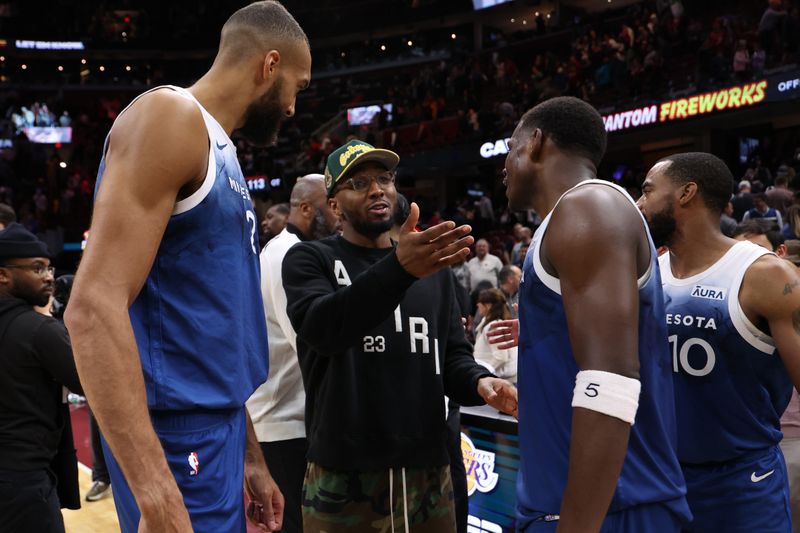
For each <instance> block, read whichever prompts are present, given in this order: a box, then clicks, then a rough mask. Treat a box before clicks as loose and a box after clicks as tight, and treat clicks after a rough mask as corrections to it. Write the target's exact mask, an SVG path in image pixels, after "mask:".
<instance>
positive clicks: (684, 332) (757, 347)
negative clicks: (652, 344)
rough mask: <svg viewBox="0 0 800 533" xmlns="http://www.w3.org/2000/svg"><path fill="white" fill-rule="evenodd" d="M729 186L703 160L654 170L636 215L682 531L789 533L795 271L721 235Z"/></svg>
mask: <svg viewBox="0 0 800 533" xmlns="http://www.w3.org/2000/svg"><path fill="white" fill-rule="evenodd" d="M732 190H733V176H732V175H731V173H730V171H729V170H728V168H727V167H726V166H725V163H723V162H722V161H720V160H719V159H718V158H717V157H715V156H713V155H711V154H706V153H686V154H676V155H673V156H670V157H667V158H665V159H662V160H661V161H659V162H658V163H657V164H656V165H655V166H654V167H653V168H652V170H650V172H649V173H648V175H647V178H646V179H645V182H644V185H643V186H642V197H641V198H640V200H639V206H640V207H641V209H642V211H643V212H644V214H645V216H646V217H647V220H648V222H649V223H650V228H651V230H652V234H653V239H654V240H655V241H656V243H657V244H665V245H667V246H669V253H667V254H664V255H662V256H661V258H660V259H661V275H662V278H663V283H664V299H665V303H666V310H667V328H668V330H669V342H670V347H671V351H672V362H671V367H672V371H673V373H674V374H673V376H674V386H675V406H676V414H677V419H678V458H679V459H680V462H681V466H682V467H683V472H684V475H685V477H686V487H687V489H688V493H687V498H688V500H689V507H690V508H691V510H692V514H694V522H693V523H692V524H691V527H690V528H688V529H687V531H692V532H698V533H699V532H707V531H724V532H725V533H736V532H742V533H744V532H753V531H758V532H759V533H771V532H786V533H788V532H790V531H791V519H790V511H789V487H788V484H787V477H786V465H785V463H784V460H783V455H782V453H781V450H780V448H779V447H778V443H779V442H780V440H781V438H782V434H781V432H780V422H779V420H780V417H781V414H783V412H784V410H785V409H786V405H787V403H788V402H789V398H790V396H791V392H792V384H793V383H794V384H795V386H797V385H800V277H798V274H797V269H796V268H795V267H794V266H793V265H792V264H790V263H789V262H788V261H785V260H783V259H780V258H778V257H777V256H776V255H774V254H772V253H771V252H769V251H768V250H766V249H764V248H762V247H760V246H758V245H756V244H753V243H751V242H747V241H744V242H738V241H736V240H734V239H731V238H728V237H726V236H725V235H723V234H722V232H721V231H720V227H719V217H720V213H721V212H722V210H723V209H724V208H725V205H726V204H727V203H728V200H729V199H730V195H731V191H732Z"/></svg>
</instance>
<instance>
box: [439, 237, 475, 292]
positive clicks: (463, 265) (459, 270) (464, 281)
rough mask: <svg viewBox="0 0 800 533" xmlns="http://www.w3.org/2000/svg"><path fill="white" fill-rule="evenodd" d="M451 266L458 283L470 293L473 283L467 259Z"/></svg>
mask: <svg viewBox="0 0 800 533" xmlns="http://www.w3.org/2000/svg"><path fill="white" fill-rule="evenodd" d="M431 225H434V224H431ZM450 268H451V269H452V270H453V274H454V275H455V277H456V280H457V281H458V284H459V285H461V286H462V287H463V288H464V290H465V291H467V293H469V291H470V289H471V288H472V284H471V283H470V277H469V266H468V265H467V261H466V260H464V261H461V262H460V263H456V264H454V265H453V266H452V267H450Z"/></svg>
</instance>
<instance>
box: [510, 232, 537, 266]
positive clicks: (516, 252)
mask: <svg viewBox="0 0 800 533" xmlns="http://www.w3.org/2000/svg"><path fill="white" fill-rule="evenodd" d="M532 238H533V230H532V229H531V228H529V227H527V226H522V227H521V228H520V230H519V241H518V242H517V243H516V244H515V245H514V247H513V248H512V249H511V264H514V265H516V264H517V263H521V262H522V261H523V260H524V259H525V256H524V255H522V254H520V251H521V250H522V247H523V246H527V245H529V244H530V243H531V239H532Z"/></svg>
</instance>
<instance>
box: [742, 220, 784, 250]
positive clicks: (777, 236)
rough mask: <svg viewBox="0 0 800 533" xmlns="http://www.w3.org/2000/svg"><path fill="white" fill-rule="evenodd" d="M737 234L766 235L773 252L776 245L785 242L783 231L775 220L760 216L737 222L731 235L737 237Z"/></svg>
mask: <svg viewBox="0 0 800 533" xmlns="http://www.w3.org/2000/svg"><path fill="white" fill-rule="evenodd" d="M739 235H766V237H767V240H768V241H769V243H770V245H771V246H772V251H773V252H774V251H775V250H777V249H778V246H780V245H781V244H783V243H785V242H786V239H785V238H784V236H783V232H782V231H781V230H780V228H779V227H778V225H777V224H776V223H775V222H773V221H771V220H764V219H760V218H754V219H750V220H745V221H744V222H741V223H739V224H737V225H736V229H735V230H734V231H733V237H738V236H739Z"/></svg>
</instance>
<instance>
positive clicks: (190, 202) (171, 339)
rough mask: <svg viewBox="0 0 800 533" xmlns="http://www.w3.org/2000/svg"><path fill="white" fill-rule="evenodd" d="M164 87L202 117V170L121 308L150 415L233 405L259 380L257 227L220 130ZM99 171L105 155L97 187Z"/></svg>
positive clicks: (261, 330) (262, 342) (263, 363)
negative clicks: (134, 293) (126, 312)
mask: <svg viewBox="0 0 800 533" xmlns="http://www.w3.org/2000/svg"><path fill="white" fill-rule="evenodd" d="M158 89H163V88H162V87H157V88H156V89H153V90H158ZM168 89H171V90H174V91H176V92H178V94H180V95H181V96H183V97H184V98H187V99H189V100H191V101H193V102H195V103H196V104H197V106H198V107H199V108H200V111H201V112H202V115H203V120H204V122H205V126H206V130H207V131H208V140H209V153H208V170H207V173H206V176H205V179H204V180H203V183H202V185H201V186H200V188H199V189H198V190H197V191H196V192H194V193H193V194H191V195H190V196H189V197H187V198H185V199H183V200H180V201H178V202H177V203H176V204H175V207H174V209H173V212H172V216H171V218H170V220H169V223H168V224H167V227H166V230H165V232H164V236H163V237H162V239H161V244H160V245H159V247H158V252H157V254H156V257H155V260H154V262H153V266H152V269H151V271H150V274H149V275H148V276H147V281H146V283H145V284H144V287H142V291H141V292H140V293H139V296H138V297H137V298H136V301H135V302H134V303H133V305H132V306H131V308H130V317H131V323H132V324H133V330H134V334H135V336H136V343H137V345H138V348H139V355H140V357H141V362H142V370H143V371H144V378H145V385H146V389H147V402H148V406H149V407H150V408H151V409H156V410H186V409H193V408H204V409H227V408H235V407H241V406H243V405H244V403H245V401H246V400H247V399H248V398H249V397H250V394H251V393H252V392H253V391H254V390H255V389H256V387H257V386H259V385H260V384H261V383H263V382H264V381H265V380H266V378H267V365H268V355H267V329H266V320H265V318H264V307H263V305H262V300H261V288H260V287H261V272H260V267H259V259H258V233H257V229H258V222H257V220H256V214H255V211H254V208H253V204H252V202H251V200H250V195H249V192H248V189H247V184H246V183H245V181H244V177H243V176H242V170H241V168H240V167H239V162H238V160H237V159H236V149H235V146H234V144H233V142H232V141H231V139H230V138H229V137H228V135H227V134H226V133H225V130H224V129H223V128H222V126H220V125H219V123H218V122H217V121H216V120H215V119H214V118H213V117H212V116H211V115H210V114H209V113H208V112H207V111H206V110H205V109H204V108H203V107H202V106H201V105H200V103H199V102H198V101H197V100H196V99H195V98H194V97H193V96H192V95H191V93H190V92H189V91H187V90H186V89H182V88H179V87H171V86H169V87H168ZM145 94H146V93H145ZM134 101H135V100H134ZM126 109H127V108H126ZM124 112H125V111H123V113H124ZM106 144H108V139H106ZM156 157H157V154H156ZM104 171H105V151H104V155H103V160H102V161H101V162H100V169H99V171H98V174H97V188H98V189H99V187H100V183H101V180H102V177H103V172H104ZM90 239H91V237H90ZM90 246H91V244H90Z"/></svg>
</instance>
